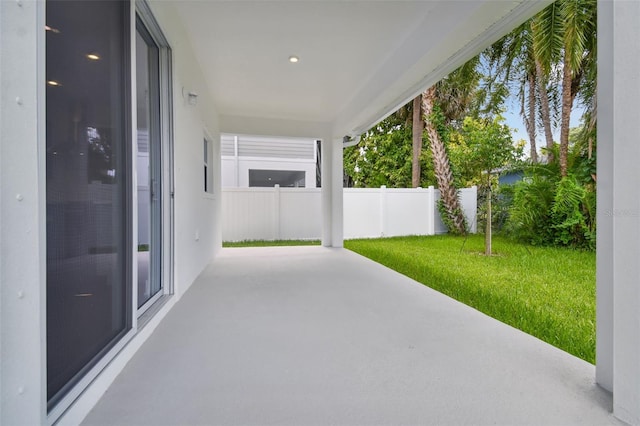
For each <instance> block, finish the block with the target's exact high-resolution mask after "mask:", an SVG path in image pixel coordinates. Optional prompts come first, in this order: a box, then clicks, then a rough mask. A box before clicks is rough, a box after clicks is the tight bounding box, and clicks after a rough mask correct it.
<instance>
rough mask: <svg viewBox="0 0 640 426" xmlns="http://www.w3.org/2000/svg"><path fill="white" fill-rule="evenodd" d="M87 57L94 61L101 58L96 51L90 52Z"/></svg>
mask: <svg viewBox="0 0 640 426" xmlns="http://www.w3.org/2000/svg"><path fill="white" fill-rule="evenodd" d="M87 59H91V60H92V61H97V60H99V59H100V56H98V55H96V54H95V53H89V54H88V55H87Z"/></svg>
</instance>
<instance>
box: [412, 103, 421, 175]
mask: <svg viewBox="0 0 640 426" xmlns="http://www.w3.org/2000/svg"><path fill="white" fill-rule="evenodd" d="M421 108H422V94H420V95H418V96H416V98H415V99H414V100H413V125H412V132H413V133H412V137H413V158H412V161H411V186H412V187H413V188H417V187H419V186H420V154H421V153H422V130H423V119H422V114H421Z"/></svg>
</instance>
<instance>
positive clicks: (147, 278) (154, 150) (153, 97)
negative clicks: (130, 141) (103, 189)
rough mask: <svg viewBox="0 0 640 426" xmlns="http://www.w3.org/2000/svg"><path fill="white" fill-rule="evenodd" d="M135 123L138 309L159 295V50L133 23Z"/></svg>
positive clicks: (146, 305) (138, 23)
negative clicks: (136, 123)
mask: <svg viewBox="0 0 640 426" xmlns="http://www.w3.org/2000/svg"><path fill="white" fill-rule="evenodd" d="M136 29H137V32H136V92H137V121H138V132H137V134H138V138H137V140H138V158H137V171H138V172H137V173H138V175H137V178H138V179H137V181H138V188H137V190H138V250H137V262H138V309H139V313H141V312H142V311H144V310H145V309H146V308H147V307H148V306H150V305H151V304H152V303H153V301H155V299H156V298H157V297H159V296H160V295H161V294H162V291H161V290H162V279H161V269H160V268H161V259H162V243H161V230H162V200H161V198H162V188H161V182H162V179H161V171H162V170H161V169H162V158H161V138H160V84H159V49H158V46H157V45H156V43H155V42H154V41H153V38H152V37H151V35H150V34H149V32H148V31H147V29H146V28H145V26H144V24H143V23H142V22H141V21H140V19H138V20H137V23H136Z"/></svg>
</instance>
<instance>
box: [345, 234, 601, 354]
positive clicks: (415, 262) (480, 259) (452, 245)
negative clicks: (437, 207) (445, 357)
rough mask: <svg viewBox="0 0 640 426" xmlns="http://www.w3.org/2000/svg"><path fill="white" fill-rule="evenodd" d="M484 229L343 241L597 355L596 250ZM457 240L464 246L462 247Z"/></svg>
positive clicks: (547, 337) (536, 332)
mask: <svg viewBox="0 0 640 426" xmlns="http://www.w3.org/2000/svg"><path fill="white" fill-rule="evenodd" d="M483 238H484V237H483V236H482V235H473V236H470V237H469V238H468V240H467V241H466V243H465V244H464V248H462V247H463V243H464V237H452V236H433V237H399V238H384V239H365V240H349V241H345V247H346V248H348V249H350V250H353V251H355V252H357V253H360V254H362V255H363V256H366V257H368V258H370V259H372V260H374V261H376V262H379V263H381V264H383V265H386V266H388V267H389V268H392V269H394V270H396V271H398V272H400V273H402V274H404V275H407V276H409V277H411V278H413V279H415V280H416V281H419V282H421V283H423V284H425V285H427V286H429V287H431V288H433V289H435V290H437V291H439V292H442V293H444V294H446V295H449V296H451V297H452V298H454V299H456V300H458V301H460V302H462V303H465V304H467V305H469V306H472V307H474V308H476V309H478V310H479V311H482V312H484V313H486V314H487V315H490V316H492V317H493V318H496V319H498V320H500V321H503V322H505V323H507V324H509V325H512V326H513V327H516V328H519V329H520V330H523V331H525V332H526V333H529V334H532V335H533V336H536V337H538V338H540V339H542V340H544V341H545V342H548V343H550V344H552V345H554V346H557V347H558V348H560V349H563V350H565V351H567V352H569V353H571V354H573V355H576V356H578V357H580V358H582V359H584V360H586V361H588V362H591V363H594V362H595V282H596V278H595V276H596V258H595V253H593V252H584V251H575V250H569V249H560V248H549V247H532V246H526V245H522V244H518V243H515V242H512V241H510V240H507V239H504V238H500V237H495V238H494V240H493V248H494V253H495V255H494V256H492V257H486V256H484V255H482V252H483V244H484V243H483ZM461 248H462V251H461Z"/></svg>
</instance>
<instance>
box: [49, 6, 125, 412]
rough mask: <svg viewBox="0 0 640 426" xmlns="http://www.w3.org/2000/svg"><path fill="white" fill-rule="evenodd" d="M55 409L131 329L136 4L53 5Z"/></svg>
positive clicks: (52, 350) (51, 205)
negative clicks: (132, 14) (132, 17)
mask: <svg viewBox="0 0 640 426" xmlns="http://www.w3.org/2000/svg"><path fill="white" fill-rule="evenodd" d="M46 10H47V12H46V25H47V26H46V31H47V33H46V43H47V44H46V79H47V81H46V84H47V94H46V96H47V104H46V132H47V134H46V138H47V142H46V149H47V152H46V158H47V164H46V167H47V194H46V201H47V206H46V207H47V399H48V402H49V407H50V408H51V407H53V406H54V405H55V404H57V403H58V402H59V401H60V399H61V398H63V397H64V396H65V395H66V394H67V392H68V391H69V389H71V388H72V387H73V386H75V384H77V383H78V381H79V380H80V379H81V378H82V377H83V376H84V375H85V374H86V373H87V371H89V370H90V369H91V368H92V367H93V366H94V365H95V364H96V362H97V361H98V360H99V359H101V357H102V356H104V354H105V353H106V352H108V351H109V349H111V348H112V347H113V345H114V344H115V343H116V342H117V341H118V340H119V339H120V338H121V337H122V336H123V335H124V334H126V332H127V331H128V330H130V329H131V327H132V306H131V305H132V302H131V296H132V291H131V279H130V276H131V273H130V271H131V269H130V267H131V262H130V259H131V257H132V253H131V244H130V241H131V239H130V234H131V232H130V229H131V224H132V222H131V217H130V216H131V215H130V212H131V211H132V208H131V203H130V200H131V199H132V197H131V191H130V188H131V178H132V175H131V170H132V167H131V164H132V163H131V155H130V154H129V153H130V149H129V147H130V144H131V142H130V141H131V137H130V135H131V127H130V118H129V117H130V114H131V111H130V108H129V105H130V99H131V95H130V90H129V74H128V72H129V69H130V65H129V62H130V61H129V57H130V53H129V52H130V49H129V3H128V2H126V1H90V2H86V1H70V0H65V1H53V0H50V1H48V2H47V5H46Z"/></svg>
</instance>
